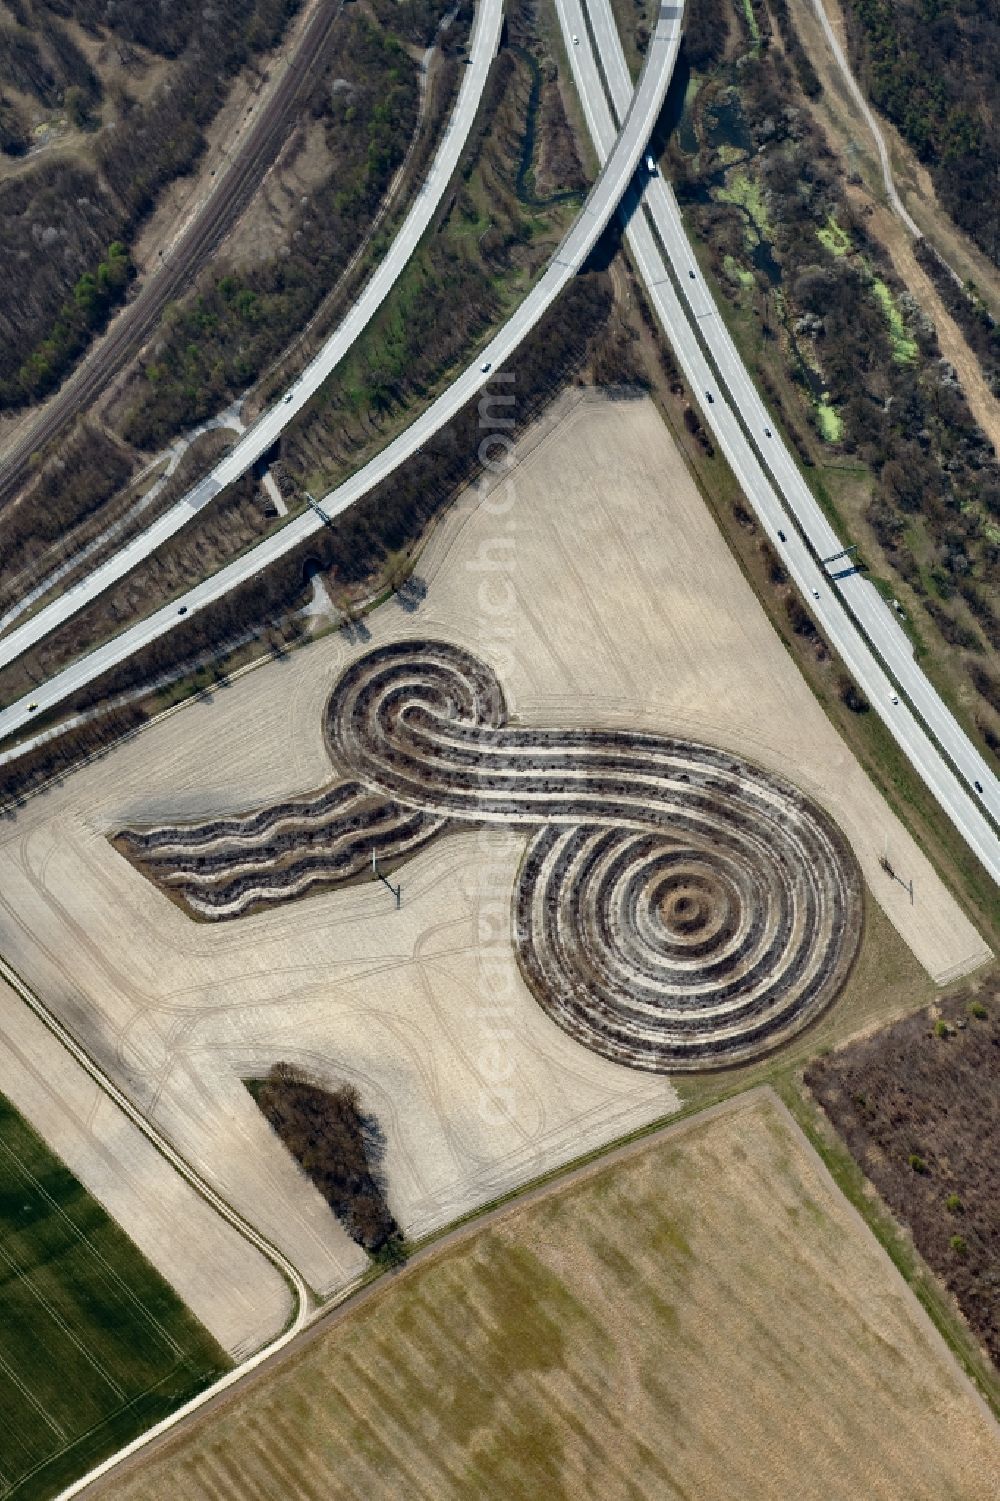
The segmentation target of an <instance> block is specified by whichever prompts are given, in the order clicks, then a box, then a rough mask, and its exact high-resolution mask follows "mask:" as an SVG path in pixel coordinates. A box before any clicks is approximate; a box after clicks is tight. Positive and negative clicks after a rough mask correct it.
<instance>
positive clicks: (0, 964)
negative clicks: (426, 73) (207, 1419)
mask: <svg viewBox="0 0 1000 1501" xmlns="http://www.w3.org/2000/svg"><path fill="white" fill-rule="evenodd" d="M0 976H2V978H3V979H5V980H6V981H7V983H8V984H9V985H10V987H11V988H12V989H13V990H14V991H15V992H16V994H17V995H19V996H20V998H21V1000H22V1001H24V1003H25V1005H27V1006H28V1007H29V1009H30V1010H31V1011H32V1012H33V1013H34V1014H35V1016H37V1017H38V1019H39V1020H40V1021H41V1022H42V1023H43V1025H44V1026H45V1027H46V1028H47V1030H48V1031H49V1032H50V1033H51V1034H52V1035H53V1036H54V1037H55V1038H56V1039H57V1041H58V1042H60V1043H61V1044H62V1046H63V1047H64V1048H65V1049H66V1050H67V1052H69V1053H70V1055H71V1056H72V1057H73V1059H74V1060H75V1061H76V1062H77V1063H78V1064H79V1065H80V1066H81V1067H82V1068H83V1069H84V1071H85V1072H86V1073H87V1075H88V1076H89V1077H90V1078H91V1079H92V1080H93V1082H94V1083H95V1084H97V1086H98V1087H99V1088H100V1089H101V1090H102V1091H103V1092H104V1094H106V1095H107V1096H108V1098H109V1099H111V1100H112V1101H113V1103H114V1104H115V1105H117V1106H118V1108H119V1110H121V1111H122V1112H123V1113H124V1114H125V1116H126V1117H127V1118H128V1119H129V1120H130V1121H131V1122H132V1124H133V1125H134V1126H136V1127H137V1128H138V1129H139V1130H140V1131H141V1132H142V1134H143V1136H145V1138H146V1139H147V1141H149V1142H150V1143H151V1145H152V1146H153V1147H155V1148H156V1150H157V1151H158V1152H159V1153H160V1155H161V1156H162V1157H164V1158H166V1160H167V1161H168V1162H169V1163H170V1165H171V1166H172V1167H173V1168H174V1169H175V1170H176V1171H177V1172H178V1173H180V1175H181V1176H182V1177H183V1178H184V1179H185V1181H186V1182H187V1183H189V1184H190V1186H191V1187H192V1188H193V1189H194V1190H195V1192H196V1193H198V1194H199V1195H200V1197H201V1198H202V1199H204V1200H205V1201H206V1202H207V1203H208V1204H210V1205H211V1207H212V1208H213V1209H215V1210H216V1212H217V1213H218V1214H220V1215H221V1216H222V1218H223V1219H224V1220H225V1221H226V1222H227V1223H228V1224H229V1225H231V1226H232V1228H233V1229H234V1230H236V1231H237V1233H238V1234H240V1235H242V1236H243V1238H244V1239H245V1240H247V1241H249V1242H250V1244H251V1245H252V1246H253V1247H254V1249H255V1250H257V1251H259V1252H260V1253H261V1254H262V1255H263V1256H264V1257H265V1258H266V1259H267V1260H268V1261H269V1262H270V1263H271V1264H272V1266H274V1267H276V1268H277V1270H278V1271H279V1272H280V1274H281V1275H282V1277H283V1278H284V1280H285V1282H286V1284H287V1285H288V1286H289V1288H290V1290H291V1293H292V1305H293V1306H292V1315H291V1319H290V1321H289V1323H288V1324H287V1325H286V1327H285V1328H284V1329H283V1330H282V1331H281V1333H280V1334H278V1335H277V1336H276V1338H275V1339H273V1340H271V1341H269V1342H268V1343H267V1344H265V1345H263V1346H262V1347H261V1349H259V1350H257V1351H256V1352H255V1353H254V1354H253V1355H251V1356H250V1357H249V1358H248V1359H247V1360H245V1361H242V1362H241V1363H240V1364H238V1365H234V1366H233V1368H232V1369H231V1370H229V1371H227V1372H226V1373H225V1374H224V1375H223V1376H222V1377H220V1379H219V1380H218V1381H217V1382H214V1383H213V1385H212V1386H210V1387H208V1388H206V1390H205V1391H203V1392H199V1393H198V1394H197V1395H196V1396H195V1397H192V1398H191V1399H190V1400H189V1401H188V1402H185V1403H184V1404H183V1406H181V1407H179V1408H178V1409H177V1411H176V1412H174V1413H171V1414H170V1415H169V1416H168V1417H166V1418H163V1419H162V1420H161V1421H160V1422H158V1423H155V1424H154V1425H153V1426H152V1427H151V1428H149V1429H147V1430H146V1431H145V1432H144V1433H141V1434H139V1435H138V1437H137V1438H135V1439H133V1440H132V1441H131V1442H130V1443H128V1444H126V1445H125V1446H124V1447H123V1448H121V1449H119V1450H118V1451H117V1452H116V1453H114V1454H112V1455H110V1456H109V1457H108V1458H107V1459H105V1460H103V1461H102V1462H101V1463H100V1464H98V1465H96V1466H94V1467H93V1468H92V1469H90V1470H89V1471H88V1472H87V1473H86V1474H85V1475H82V1476H81V1477H80V1478H79V1479H78V1480H75V1481H73V1482H72V1483H71V1484H70V1485H69V1486H67V1487H66V1488H65V1489H63V1490H61V1491H60V1492H59V1493H58V1497H57V1498H56V1501H70V1498H71V1497H74V1496H77V1495H79V1494H80V1492H81V1491H83V1490H84V1489H85V1488H86V1487H89V1486H90V1485H92V1484H93V1483H94V1481H96V1480H98V1479H99V1478H101V1477H102V1476H104V1475H106V1474H107V1473H108V1472H109V1471H110V1470H112V1469H114V1468H115V1466H116V1465H118V1464H120V1463H121V1462H122V1460H124V1459H126V1458H127V1457H129V1456H130V1455H132V1454H135V1453H137V1452H138V1450H140V1449H142V1448H145V1446H146V1445H147V1444H149V1443H151V1442H153V1440H154V1439H156V1438H158V1437H159V1436H160V1435H162V1434H163V1433H165V1432H167V1430H168V1429H170V1428H172V1427H174V1426H175V1424H177V1423H178V1422H180V1421H182V1419H184V1418H185V1417H189V1416H190V1415H191V1414H192V1413H193V1412H195V1411H197V1409H198V1408H200V1407H203V1406H204V1405H205V1404H206V1403H207V1402H208V1401H210V1400H212V1399H213V1398H214V1397H217V1396H218V1395H219V1394H220V1393H221V1392H223V1391H225V1390H226V1389H227V1388H228V1387H230V1386H232V1385H234V1384H235V1383H236V1382H237V1381H242V1380H243V1379H244V1377H245V1376H247V1375H248V1374H249V1372H251V1371H252V1370H254V1369H255V1368H256V1367H257V1366H258V1365H261V1364H262V1363H263V1362H264V1361H265V1360H267V1359H269V1358H271V1357H273V1356H274V1355H275V1354H277V1353H278V1352H279V1351H280V1350H282V1349H284V1347H285V1346H286V1345H287V1344H289V1343H290V1342H291V1341H292V1340H293V1339H294V1338H295V1337H296V1335H297V1334H299V1333H300V1331H301V1330H302V1329H303V1328H304V1327H305V1325H306V1323H307V1322H308V1320H309V1316H310V1294H309V1289H308V1288H307V1286H306V1283H305V1279H304V1278H303V1277H302V1274H301V1273H300V1272H299V1270H298V1268H297V1267H296V1266H295V1265H294V1264H293V1263H292V1262H291V1261H290V1260H289V1259H288V1257H287V1256H285V1255H284V1253H283V1252H282V1251H280V1250H279V1249H278V1248H277V1246H275V1245H274V1244H273V1243H272V1242H271V1241H269V1240H268V1239H267V1238H266V1237H265V1236H264V1235H262V1234H261V1232H260V1231H258V1230H256V1229H254V1227H253V1226H252V1225H251V1224H250V1222H249V1221H248V1220H246V1219H244V1218H243V1216H242V1215H241V1214H240V1213H239V1212H238V1211H237V1210H236V1209H234V1208H233V1207H232V1205H231V1204H229V1203H228V1202H227V1200H226V1199H224V1198H223V1197H222V1195H221V1194H220V1193H218V1192H217V1191H216V1190H215V1189H214V1188H212V1186H211V1185H210V1184H209V1183H208V1181H207V1180H206V1179H205V1178H204V1177H203V1176H202V1175H201V1173H199V1172H198V1170H197V1169H196V1168H195V1167H193V1166H192V1165H191V1164H190V1163H189V1162H188V1161H187V1159H186V1158H185V1157H183V1156H182V1154H181V1153H180V1152H179V1151H178V1150H177V1148H176V1147H174V1146H173V1145H172V1144H171V1142H170V1141H169V1139H168V1138H167V1137H166V1136H165V1135H164V1134H163V1132H161V1131H160V1130H159V1128H158V1127H157V1126H154V1125H153V1123H152V1122H151V1121H149V1120H147V1119H146V1117H145V1116H144V1115H143V1113H142V1112H141V1111H140V1110H139V1109H138V1107H137V1106H136V1105H133V1103H132V1101H131V1100H130V1099H129V1098H128V1096H127V1095H126V1094H125V1093H124V1091H123V1090H121V1089H119V1087H118V1086H117V1085H116V1084H115V1083H114V1081H113V1080H112V1079H111V1078H110V1076H109V1075H108V1074H107V1073H105V1071H104V1069H103V1068H102V1067H101V1066H100V1064H99V1063H97V1062H96V1060H95V1059H93V1058H92V1057H91V1056H90V1054H89V1053H88V1052H87V1050H86V1049H85V1048H84V1047H83V1046H82V1045H81V1044H80V1043H79V1042H77V1040H76V1038H75V1037H74V1036H73V1034H72V1033H71V1032H70V1031H69V1029H68V1028H67V1027H66V1026H65V1025H64V1024H63V1023H62V1022H61V1021H60V1020H59V1018H58V1017H57V1016H56V1015H55V1014H54V1012H52V1011H51V1010H50V1009H49V1007H48V1006H47V1005H46V1004H45V1002H44V1001H42V1000H41V999H40V997H39V996H37V995H36V994H35V992H34V991H33V990H32V989H31V988H30V986H29V985H27V984H26V983H25V981H24V980H22V979H21V977H20V975H19V974H18V973H17V971H16V970H15V969H14V968H13V967H12V966H11V965H10V964H9V963H8V962H7V960H6V959H4V958H3V957H2V956H0Z"/></svg>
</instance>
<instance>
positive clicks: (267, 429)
mask: <svg viewBox="0 0 1000 1501" xmlns="http://www.w3.org/2000/svg"><path fill="white" fill-rule="evenodd" d="M502 25H503V0H479V8H478V10H477V12H476V21H475V26H474V29H473V34H472V38H471V41H470V44H469V59H470V61H469V64H468V66H467V67H466V69H465V76H464V78H463V79H462V87H461V89H460V90H459V96H458V100H457V101H456V104H455V108H454V109H453V111H452V114H451V117H450V119H449V120H448V124H447V126H446V128H445V133H444V135H443V136H442V138H441V141H440V143H439V145H438V150H437V153H436V155H435V157H434V160H433V162H432V164H431V166H430V168H429V170H428V173H427V176H426V177H425V178H424V181H423V183H422V184H421V186H420V189H419V191H418V193H417V195H416V197H415V199H414V201H413V203H412V205H411V207H410V211H409V213H408V214H407V216H406V218H405V220H404V221H403V224H402V225H401V227H400V230H399V233H398V234H397V235H396V237H395V239H394V240H393V242H392V245H391V246H390V248H389V250H388V252H387V253H386V255H385V257H384V258H383V260H382V261H381V262H380V263H379V266H378V269H377V270H376V271H375V272H374V274H373V275H372V277H371V278H370V280H369V281H368V282H367V283H366V285H365V288H364V291H363V292H362V294H361V296H360V297H359V298H358V300H357V302H356V303H355V304H354V306H353V307H352V308H351V310H350V312H349V313H348V314H347V316H346V317H345V318H344V320H343V322H342V323H340V324H339V325H338V327H337V328H336V329H335V330H334V332H333V333H332V334H331V335H330V337H329V339H327V341H326V343H325V344H324V345H323V347H322V349H321V350H320V351H319V353H318V354H317V355H316V356H315V358H314V359H313V360H312V361H311V362H310V364H309V365H307V366H306V368H305V370H303V371H302V374H301V375H300V376H299V378H298V379H297V380H296V381H295V383H294V384H293V385H292V387H291V389H290V390H288V391H286V392H284V393H283V394H282V396H281V397H280V398H279V400H278V401H276V402H275V403H274V405H273V406H272V407H270V408H269V409H268V410H267V411H266V412H263V413H262V414H261V416H260V418H259V419H258V421H257V422H255V423H254V425H253V426H252V427H251V428H249V429H248V430H247V432H246V433H244V435H243V437H242V438H241V439H240V440H239V442H238V443H237V444H236V445H235V447H234V448H232V449H231V450H230V451H229V453H227V454H226V455H225V456H224V457H223V458H222V459H221V460H220V462H219V463H218V464H216V466H215V468H214V469H212V470H211V471H210V472H209V473H208V474H206V475H205V477H204V478H203V479H201V480H199V482H198V484H197V485H195V486H194V487H193V489H191V490H189V491H188V493H187V494H186V495H184V496H182V497H181V499H180V500H179V501H177V503H176V505H173V506H171V508H170V509H169V510H168V511H165V512H164V513H163V515H162V516H160V517H158V518H157V520H156V521H154V522H152V523H151V524H150V526H148V527H147V528H146V530H145V531H144V532H141V533H140V534H139V536H138V537H135V538H133V540H132V541H131V542H129V543H128V545H127V546H125V547H122V548H120V549H119V551H118V552H116V553H115V554H114V555H113V556H112V557H111V558H109V559H108V561H107V562H106V563H104V564H102V565H101V566H100V567H99V568H96V569H95V570H94V571H93V573H91V574H89V575H87V577H85V578H83V579H81V580H80V581H79V582H78V583H75V584H72V585H71V586H70V587H69V588H68V589H66V590H65V591H64V592H63V593H62V594H60V595H59V596H58V597H57V598H56V599H54V600H52V602H51V603H50V604H48V605H46V606H45V607H44V608H43V609H41V610H39V611H38V612H37V613H36V614H34V615H32V616H31V617H30V619H28V620H26V621H25V622H24V623H23V624H22V625H20V626H18V627H17V628H16V629H15V630H12V631H10V632H9V633H8V634H7V635H5V636H3V637H0V666H5V665H6V664H7V663H8V662H13V661H14V660H15V659H16V658H17V657H19V656H20V655H21V654H22V652H25V651H27V650H28V649H29V647H31V646H33V645H34V644H35V643H36V642H38V641H41V640H42V639H43V638H44V637H45V636H47V635H49V633H50V632H52V631H54V630H57V629H58V628H59V626H60V625H62V624H64V622H65V621H67V620H69V619H70V618H71V617H72V616H73V615H75V614H76V612H77V611H78V610H81V609H83V607H84V605H87V604H89V603H90V601H91V600H93V599H96V598H97V596H98V595H99V594H102V593H103V592H104V590H105V589H109V588H110V587H111V586H112V584H114V583H116V582H117V581H118V580H119V579H121V578H124V576H125V575H126V574H127V573H129V572H131V570H132V569H133V568H135V567H136V566H137V565H138V564H139V563H141V562H142V561H143V560H144V559H145V558H148V557H149V556H150V555H151V554H152V553H154V552H155V551H156V549H157V548H158V547H159V546H160V545H161V544H162V543H164V542H166V541H167V539H168V538H170V537H173V536H175V535H176V534H177V532H179V531H180V530H181V529H182V527H184V526H186V525H187V524H188V522H189V521H191V520H192V518H193V517H194V516H196V515H197V514H198V512H199V511H201V510H203V509H204V507H205V506H207V505H208V503H209V501H211V500H212V499H213V498H214V497H215V496H216V495H218V493H219V491H220V490H222V489H224V488H225V486H226V485H228V484H231V483H232V482H233V480H236V479H239V477H240V476H241V475H242V474H245V473H246V472H247V470H248V469H250V468H251V466H252V465H253V464H255V463H256V461H257V460H258V459H259V458H260V457H261V456H262V455H263V454H265V453H266V452H267V450H268V449H269V448H270V447H271V445H272V444H273V443H275V442H276V441H277V440H278V438H280V436H281V434H282V433H283V432H284V430H285V428H286V427H287V426H288V424H289V423H290V422H291V421H292V420H293V419H294V418H295V417H297V416H298V414H299V412H301V410H302V408H303V407H304V406H305V405H306V403H307V402H308V401H309V399H310V398H311V397H312V396H314V395H315V393H316V392H317V391H318V390H319V388H320V386H321V385H322V384H323V382H324V381H325V380H326V378H327V376H329V375H330V373H331V372H332V371H333V370H334V369H335V368H336V367H337V365H339V364H340V361H341V360H342V359H343V358H344V356H345V355H346V354H347V353H348V351H349V350H350V348H351V346H352V345H353V344H354V342H355V340H356V339H357V338H358V337H359V335H360V334H361V333H362V332H363V330H364V329H365V328H366V327H367V325H368V323H369V322H370V321H371V319H372V318H373V317H374V316H375V314H376V312H377V311H378V309H379V308H380V307H381V305H382V303H383V302H384V301H385V299H386V297H388V295H389V293H390V292H391V291H392V288H393V287H394V286H395V284H396V281H397V280H398V278H399V276H400V274H401V272H402V271H403V270H404V268H405V267H406V265H407V263H408V261H409V260H410V257H411V256H412V254H413V252H414V250H415V249H416V247H417V245H418V243H419V241H420V239H421V238H422V236H423V235H424V233H425V231H426V229H427V226H428V225H429V224H430V221H431V219H432V218H433V216H434V214H435V212H436V211H437V208H438V205H439V204H440V202H441V199H442V198H443V197H444V194H445V192H446V190H447V187H448V184H449V182H450V181H451V179H452V176H453V175H454V172H455V168H456V167H457V165H458V160H459V157H460V155H461V153H462V150H463V148H464V146H465V143H466V141H467V139H468V136H469V132H470V130H471V129H472V124H473V121H474V120H475V118H476V113H477V111H478V109H479V104H480V100H481V98H482V94H483V89H484V88H485V86H486V79H487V75H488V74H489V71H490V65H491V64H492V62H493V58H494V56H495V55H496V51H497V47H498V46H499V44H500V30H501V27H502Z"/></svg>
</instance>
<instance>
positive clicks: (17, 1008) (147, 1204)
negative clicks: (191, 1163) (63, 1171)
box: [0, 980, 291, 1359]
mask: <svg viewBox="0 0 1000 1501" xmlns="http://www.w3.org/2000/svg"><path fill="white" fill-rule="evenodd" d="M0 1094H2V1095H5V1096H6V1097H7V1099H8V1100H10V1101H11V1103H12V1104H14V1105H15V1106H16V1107H17V1109H18V1110H19V1111H20V1112H21V1114H22V1115H23V1116H24V1118H25V1119H26V1120H27V1121H28V1122H29V1123H30V1124H31V1125H32V1126H34V1128H35V1130H36V1131H39V1132H42V1133H44V1136H45V1139H46V1141H47V1143H48V1145H49V1146H50V1147H51V1148H52V1150H53V1152H55V1153H56V1154H57V1155H58V1156H59V1157H60V1158H61V1160H62V1161H63V1162H64V1163H65V1164H66V1166H67V1167H68V1168H69V1169H70V1171H71V1172H72V1173H73V1175H74V1176H75V1177H76V1178H78V1179H79V1181H80V1182H81V1183H82V1184H83V1185H84V1187H85V1188H86V1189H87V1190H88V1191H89V1192H90V1193H91V1194H93V1196H94V1198H95V1199H97V1200H98V1202H99V1203H101V1204H102V1205H103V1206H104V1208H105V1209H106V1210H107V1211H108V1213H109V1214H110V1215H111V1217H112V1218H113V1219H114V1220H116V1221H117V1223H118V1224H119V1225H120V1226H121V1227H122V1229H123V1230H124V1231H125V1233H126V1234H127V1235H128V1237H129V1239H130V1240H132V1241H134V1243H135V1244H136V1245H137V1246H138V1247H139V1249H140V1251H142V1252H143V1254H144V1255H145V1256H146V1257H147V1258H148V1259H149V1260H150V1261H151V1262H153V1264H154V1265H155V1266H156V1267H157V1269H158V1270H159V1272H160V1274H161V1275H162V1276H163V1277H164V1278H165V1279H166V1281H167V1282H169V1283H170V1285H171V1286H172V1287H173V1289H174V1291H175V1292H176V1293H177V1294H178V1296H179V1297H180V1298H181V1299H182V1300H183V1302H184V1303H185V1304H186V1305H187V1307H188V1308H189V1309H190V1310H191V1312H192V1313H193V1314H194V1315H195V1316H196V1317H197V1318H198V1319H199V1320H200V1321H201V1322H202V1323H203V1324H204V1325H205V1327H206V1328H207V1329H208V1331H209V1332H210V1334H212V1335H213V1337H214V1338H215V1339H216V1340H217V1341H218V1342H219V1344H220V1345H221V1346H222V1347H223V1349H225V1350H227V1351H228V1352H229V1354H230V1355H232V1356H233V1357H234V1358H236V1359H239V1358H240V1357H241V1356H242V1355H244V1354H247V1353H248V1352H249V1351H250V1350H255V1349H257V1347H258V1346H259V1345H261V1344H263V1343H264V1341H265V1340H266V1339H268V1338H270V1337H272V1336H273V1335H276V1334H278V1333H279V1332H280V1330H281V1329H282V1328H283V1327H284V1326H285V1324H286V1322H287V1321H288V1318H289V1316H290V1314H291V1297H290V1294H289V1290H288V1288H287V1287H286V1286H285V1283H284V1280H283V1278H282V1277H281V1275H280V1274H279V1273H278V1272H277V1271H276V1270H275V1268H274V1267H272V1266H271V1264H270V1262H268V1261H266V1260H265V1259H264V1257H263V1256H261V1254H260V1252H259V1251H256V1250H255V1249H254V1248H253V1247H252V1246H251V1245H249V1244H248V1242H247V1241H245V1240H244V1239H243V1237H242V1236H241V1235H238V1234H237V1232H236V1231H235V1230H233V1229H232V1228H231V1227H230V1226H229V1225H227V1224H226V1223H225V1221H224V1220H222V1219H220V1217H219V1216H218V1215H217V1214H216V1213H215V1211H214V1209H210V1208H209V1206H208V1205H207V1204H206V1203H205V1201H204V1199H202V1198H201V1197H200V1196H199V1195H198V1194H197V1193H196V1192H195V1190H194V1189H193V1188H191V1187H190V1185H189V1184H188V1183H186V1182H185V1181H184V1179H183V1178H182V1177H181V1176H180V1174H179V1173H177V1172H175V1170H174V1169H173V1168H172V1167H171V1166H170V1164H169V1163H168V1162H167V1161H166V1160H165V1158H163V1157H161V1156H160V1154H159V1152H157V1151H156V1149H155V1148H154V1147H153V1146H152V1144H151V1143H150V1142H148V1141H147V1140H146V1138H145V1137H144V1136H143V1135H142V1134H141V1132H139V1131H138V1130H137V1129H136V1127H135V1126H134V1125H133V1124H132V1122H131V1121H130V1120H128V1118H127V1117H126V1116H125V1115H124V1114H123V1113H122V1112H121V1111H120V1110H119V1109H118V1107H117V1106H116V1105H115V1104H114V1102H113V1101H112V1100H109V1099H108V1098H107V1096H106V1095H103V1094H102V1093H101V1091H100V1090H99V1089H98V1087H97V1085H96V1084H95V1083H94V1081H93V1080H92V1079H90V1078H88V1076H87V1074H86V1073H85V1072H84V1071H83V1069H82V1068H81V1067H80V1065H79V1064H78V1063H77V1062H76V1060H75V1059H73V1058H71V1057H70V1055H69V1053H67V1052H66V1050H65V1049H64V1048H63V1047H61V1046H60V1044H59V1043H58V1042H57V1041H56V1039H55V1038H54V1037H53V1036H52V1034H51V1032H49V1031H48V1030H47V1029H46V1028H45V1027H44V1026H43V1024H42V1023H41V1022H40V1021H39V1020H38V1018H37V1017H36V1016H34V1015H33V1014H32V1013H31V1011H29V1010H28V1008H27V1006H25V1005H24V1004H23V1003H22V1001H21V999H20V997H19V996H18V995H17V994H16V993H15V992H14V991H13V990H11V989H10V988H9V986H7V985H6V984H5V983H4V982H3V981H2V980H0Z"/></svg>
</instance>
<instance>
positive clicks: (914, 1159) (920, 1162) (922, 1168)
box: [909, 1152, 927, 1173]
mask: <svg viewBox="0 0 1000 1501" xmlns="http://www.w3.org/2000/svg"><path fill="white" fill-rule="evenodd" d="M909 1160H910V1166H911V1167H912V1169H913V1171H914V1172H915V1173H926V1171H927V1164H926V1162H925V1161H924V1159H923V1158H922V1157H921V1155H920V1153H919V1152H911V1153H910V1159H909Z"/></svg>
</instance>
